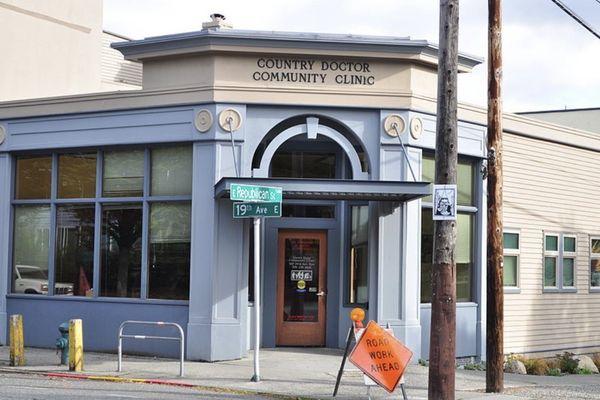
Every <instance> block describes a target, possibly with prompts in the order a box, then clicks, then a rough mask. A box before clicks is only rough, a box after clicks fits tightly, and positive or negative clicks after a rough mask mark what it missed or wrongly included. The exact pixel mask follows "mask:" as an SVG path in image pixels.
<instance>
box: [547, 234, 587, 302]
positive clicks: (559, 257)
mask: <svg viewBox="0 0 600 400" xmlns="http://www.w3.org/2000/svg"><path fill="white" fill-rule="evenodd" d="M547 236H556V237H557V240H558V250H557V251H554V250H546V237H547ZM565 237H570V238H574V239H575V251H574V252H565V251H564V247H565V245H564V243H565V240H564V239H565ZM542 238H543V239H542V240H543V244H542V249H543V251H542V293H577V243H578V241H579V240H578V237H577V234H575V233H567V232H556V231H544V232H543V235H542ZM546 257H555V258H556V286H545V285H544V274H545V272H546V268H545V262H546ZM564 258H572V259H573V286H564V285H563V280H564V276H563V259H564Z"/></svg>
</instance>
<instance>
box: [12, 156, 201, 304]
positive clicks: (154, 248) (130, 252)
mask: <svg viewBox="0 0 600 400" xmlns="http://www.w3.org/2000/svg"><path fill="white" fill-rule="evenodd" d="M53 168H56V171H53ZM192 171H193V168H192V147H191V146H177V147H168V146H163V147H160V148H134V149H127V150H107V151H103V150H102V149H100V150H96V151H86V152H78V153H52V154H44V155H22V156H18V157H16V159H15V176H14V181H15V191H14V198H13V200H12V205H13V213H14V214H13V215H14V227H13V240H12V242H13V249H12V252H13V257H12V259H13V263H12V264H13V265H12V269H13V271H12V292H13V293H23V294H38V295H47V296H60V295H69V296H86V297H99V296H101V297H127V298H137V299H148V298H157V299H167V300H187V299H188V291H189V274H190V231H191V217H190V202H191V190H192ZM51 247H53V249H51ZM144 276H145V277H147V279H145V281H142V277H144Z"/></svg>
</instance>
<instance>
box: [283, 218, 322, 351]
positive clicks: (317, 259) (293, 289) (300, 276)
mask: <svg viewBox="0 0 600 400" xmlns="http://www.w3.org/2000/svg"><path fill="white" fill-rule="evenodd" d="M278 252H279V253H278V262H277V269H278V272H277V276H278V279H277V332H276V336H277V338H276V343H277V345H278V346H324V345H325V306H326V289H327V285H326V282H325V279H326V276H327V234H326V232H324V231H292V230H280V231H279V244H278Z"/></svg>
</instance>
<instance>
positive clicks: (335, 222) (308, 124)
mask: <svg viewBox="0 0 600 400" xmlns="http://www.w3.org/2000/svg"><path fill="white" fill-rule="evenodd" d="M369 170H370V167H369V160H368V155H367V154H366V152H365V150H364V147H363V145H362V143H361V142H360V140H359V139H358V138H357V137H356V136H355V135H354V134H353V133H352V132H351V131H350V130H349V129H348V128H347V127H345V126H343V125H342V124H341V123H339V122H336V121H334V120H331V119H329V118H326V117H322V116H320V117H317V116H301V117H294V118H292V119H290V120H287V121H284V122H283V123H280V124H278V126H276V127H275V129H272V130H271V131H270V132H269V133H268V134H267V135H266V136H265V140H264V141H263V143H261V146H259V149H258V150H257V152H256V153H255V157H254V162H253V177H254V178H269V179H275V180H277V179H285V180H288V181H289V182H291V183H292V184H293V183H294V182H307V181H310V182H311V183H314V184H315V185H322V188H323V189H324V190H327V189H328V188H330V185H331V182H332V181H337V182H343V181H354V180H361V181H362V180H368V179H369ZM282 208H283V209H282V218H276V219H268V220H265V222H264V243H265V244H264V252H263V254H264V274H263V276H264V293H263V296H264V303H263V304H264V312H263V315H264V325H263V332H264V336H263V344H264V345H265V346H329V347H338V346H339V345H340V342H339V331H340V326H339V321H340V315H341V313H345V311H343V309H344V307H345V306H347V304H348V302H349V301H346V300H348V299H350V298H352V299H354V300H358V299H362V301H363V302H366V301H367V298H368V271H367V268H368V265H367V264H368V234H367V231H368V229H367V227H368V215H369V212H368V202H367V201H347V200H341V199H337V198H329V199H320V198H312V199H309V198H307V199H289V198H288V199H286V198H285V196H284V202H283V207H282ZM350 265H351V266H352V271H351V273H350V271H349V270H348V268H347V267H348V266H350ZM346 297H348V299H346Z"/></svg>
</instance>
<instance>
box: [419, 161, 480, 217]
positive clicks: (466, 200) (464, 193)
mask: <svg viewBox="0 0 600 400" xmlns="http://www.w3.org/2000/svg"><path fill="white" fill-rule="evenodd" d="M474 170H475V168H474V163H473V162H472V161H470V160H468V159H459V160H458V165H457V170H456V172H457V178H456V182H457V184H456V186H457V188H458V197H457V199H456V202H457V204H458V205H460V206H473V205H475V196H474V191H473V187H474V180H473V179H474ZM422 174H423V179H422V180H423V181H424V182H434V181H435V158H434V156H433V154H423V166H422ZM423 202H425V203H431V202H432V199H431V196H427V197H424V198H423Z"/></svg>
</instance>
